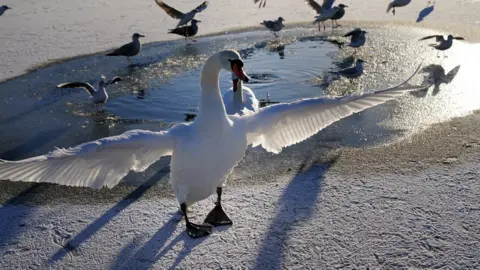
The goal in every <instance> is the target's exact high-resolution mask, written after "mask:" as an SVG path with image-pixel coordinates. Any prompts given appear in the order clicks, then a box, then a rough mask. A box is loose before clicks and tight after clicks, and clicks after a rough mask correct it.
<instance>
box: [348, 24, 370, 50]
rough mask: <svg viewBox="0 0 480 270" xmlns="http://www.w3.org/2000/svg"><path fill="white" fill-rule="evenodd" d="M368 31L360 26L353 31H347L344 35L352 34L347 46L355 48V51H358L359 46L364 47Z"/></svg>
mask: <svg viewBox="0 0 480 270" xmlns="http://www.w3.org/2000/svg"><path fill="white" fill-rule="evenodd" d="M366 33H367V32H366V31H363V30H362V29H360V28H355V29H353V30H352V31H350V32H348V33H346V34H345V35H344V36H343V37H349V36H351V38H350V43H349V44H347V46H349V47H352V48H355V52H357V48H360V47H362V46H363V45H364V44H365V41H366V40H367V38H366V37H365V34H366Z"/></svg>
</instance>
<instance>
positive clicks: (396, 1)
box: [387, 0, 412, 15]
mask: <svg viewBox="0 0 480 270" xmlns="http://www.w3.org/2000/svg"><path fill="white" fill-rule="evenodd" d="M411 1H412V0H393V1H392V2H391V3H390V4H388V8H387V13H388V12H390V10H391V9H392V8H393V10H392V13H393V15H395V8H396V7H404V6H406V5H408V4H410V2H411Z"/></svg>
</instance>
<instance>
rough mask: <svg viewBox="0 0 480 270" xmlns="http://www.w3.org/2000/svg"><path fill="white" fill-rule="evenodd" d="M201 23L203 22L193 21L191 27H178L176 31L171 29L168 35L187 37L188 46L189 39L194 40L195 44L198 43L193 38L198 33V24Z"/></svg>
mask: <svg viewBox="0 0 480 270" xmlns="http://www.w3.org/2000/svg"><path fill="white" fill-rule="evenodd" d="M199 22H201V21H197V20H195V19H193V20H192V23H191V25H184V26H180V27H177V28H175V29H171V30H170V31H169V32H168V33H170V34H177V35H180V36H183V37H185V42H186V43H187V45H188V39H190V40H192V41H193V42H196V40H194V39H192V37H193V36H195V35H196V34H197V32H198V25H197V23H199Z"/></svg>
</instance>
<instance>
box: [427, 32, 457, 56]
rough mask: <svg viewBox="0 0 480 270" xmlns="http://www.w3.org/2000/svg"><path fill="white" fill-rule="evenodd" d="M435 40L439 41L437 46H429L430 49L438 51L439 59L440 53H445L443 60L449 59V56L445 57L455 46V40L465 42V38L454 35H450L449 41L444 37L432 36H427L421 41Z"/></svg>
mask: <svg viewBox="0 0 480 270" xmlns="http://www.w3.org/2000/svg"><path fill="white" fill-rule="evenodd" d="M431 38H435V40H436V41H437V44H429V46H430V47H432V48H435V49H437V57H438V58H439V57H440V56H439V55H438V54H439V52H440V51H442V52H443V58H447V57H448V56H446V55H445V51H446V50H448V49H450V48H451V47H452V45H453V40H454V39H457V40H465V39H464V38H463V37H454V36H452V35H448V37H447V39H444V38H443V36H442V35H432V36H427V37H424V38H421V39H420V40H419V41H422V40H427V39H431Z"/></svg>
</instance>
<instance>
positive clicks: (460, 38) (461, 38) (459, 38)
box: [453, 37, 465, 40]
mask: <svg viewBox="0 0 480 270" xmlns="http://www.w3.org/2000/svg"><path fill="white" fill-rule="evenodd" d="M453 39H457V40H465V39H464V38H463V37H454V38H453Z"/></svg>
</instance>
